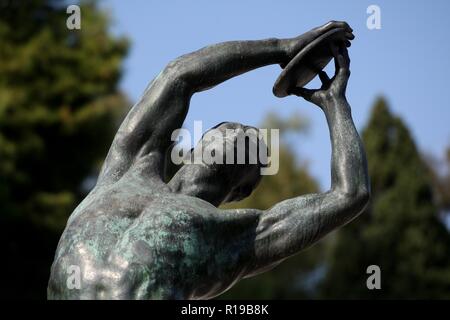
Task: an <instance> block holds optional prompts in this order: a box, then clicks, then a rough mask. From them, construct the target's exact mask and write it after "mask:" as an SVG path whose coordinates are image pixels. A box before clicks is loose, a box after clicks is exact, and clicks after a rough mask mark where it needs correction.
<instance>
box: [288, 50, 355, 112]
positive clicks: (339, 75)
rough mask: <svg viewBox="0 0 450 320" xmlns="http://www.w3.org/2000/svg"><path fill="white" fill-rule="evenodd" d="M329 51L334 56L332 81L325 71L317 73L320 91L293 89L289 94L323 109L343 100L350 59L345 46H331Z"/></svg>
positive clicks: (348, 75)
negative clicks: (320, 83) (320, 84)
mask: <svg viewBox="0 0 450 320" xmlns="http://www.w3.org/2000/svg"><path fill="white" fill-rule="evenodd" d="M331 50H332V52H333V56H334V63H335V67H336V71H335V75H334V77H333V78H332V79H330V78H329V77H328V75H327V74H326V72H325V71H321V72H320V73H319V77H320V81H321V82H322V87H321V88H320V89H315V90H311V89H306V88H295V89H293V90H292V91H291V92H290V93H291V94H294V95H297V96H299V97H303V98H304V99H305V100H307V101H310V102H312V103H314V104H315V105H317V106H319V107H321V108H324V107H326V106H328V105H329V104H330V103H333V102H334V101H336V100H338V99H345V90H346V88H347V82H348V79H349V77H350V58H349V56H348V51H347V48H346V46H345V45H343V44H341V45H340V46H339V47H338V46H337V45H336V44H332V46H331Z"/></svg>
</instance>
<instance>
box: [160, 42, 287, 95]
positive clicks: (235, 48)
mask: <svg viewBox="0 0 450 320" xmlns="http://www.w3.org/2000/svg"><path fill="white" fill-rule="evenodd" d="M287 41H288V40H279V39H275V38H272V39H266V40H255V41H229V42H223V43H218V44H215V45H211V46H208V47H205V48H202V49H200V50H198V51H195V52H192V53H189V54H186V55H183V56H181V57H179V58H177V59H175V60H174V61H173V62H171V63H170V64H169V66H168V68H170V69H172V70H174V71H175V73H176V74H178V76H181V77H182V78H183V79H185V80H186V81H185V82H186V83H187V85H189V86H190V88H191V90H192V91H194V92H195V91H202V90H205V89H208V88H210V87H212V86H215V85H217V84H219V83H221V82H223V81H226V80H228V79H230V78H232V77H235V76H237V75H240V74H242V73H244V72H247V71H250V70H253V69H256V68H259V67H263V66H266V65H270V64H279V63H283V62H284V61H285V60H286V50H285V49H284V44H285V43H286V42H287Z"/></svg>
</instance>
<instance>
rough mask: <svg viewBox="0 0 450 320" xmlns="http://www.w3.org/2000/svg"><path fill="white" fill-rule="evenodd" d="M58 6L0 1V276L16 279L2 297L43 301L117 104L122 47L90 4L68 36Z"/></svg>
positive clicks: (121, 100)
mask: <svg viewBox="0 0 450 320" xmlns="http://www.w3.org/2000/svg"><path fill="white" fill-rule="evenodd" d="M67 5H68V4H64V3H62V2H61V1H58V2H57V1H51V0H33V1H3V0H0V42H1V44H2V45H1V50H0V159H1V161H0V214H1V216H0V219H1V221H2V223H1V225H2V226H3V228H2V229H3V230H2V234H1V241H2V244H3V246H4V248H6V249H4V250H6V251H7V252H6V253H4V254H6V256H9V261H8V262H7V263H2V269H3V270H2V274H17V275H21V276H20V277H11V278H9V279H5V280H4V281H3V282H2V288H3V290H2V295H6V296H8V297H9V298H14V297H19V296H21V297H28V298H33V297H40V298H45V297H46V286H47V285H46V284H47V281H48V274H49V270H50V264H51V261H52V259H53V254H54V251H55V248H56V243H57V239H58V237H59V234H60V232H61V231H62V228H63V227H64V225H65V222H66V220H67V217H68V215H69V214H70V213H71V211H72V210H73V209H74V207H75V205H76V204H77V203H78V202H79V201H80V200H81V198H82V197H83V196H84V194H85V192H86V190H85V189H83V188H82V187H81V185H82V183H83V181H84V180H85V179H86V177H88V176H89V175H92V174H93V173H94V172H96V171H97V170H98V167H99V164H100V163H99V161H101V160H102V159H103V158H104V156H105V154H106V151H107V148H108V146H109V144H110V141H111V140H112V136H113V134H114V131H115V129H116V126H117V124H118V123H117V122H118V121H117V120H118V116H119V115H121V113H122V112H123V110H124V109H123V106H124V105H125V104H126V99H125V97H124V96H123V95H122V94H121V93H120V92H119V91H118V89H117V84H118V81H119V79H120V77H121V63H122V60H123V58H124V57H125V55H126V53H127V49H128V42H127V40H126V39H124V38H118V37H113V36H112V35H111V34H110V33H109V31H108V26H109V18H108V17H107V16H106V15H105V14H104V13H103V12H101V11H100V10H99V9H98V8H97V7H96V5H95V4H94V3H93V2H84V3H83V4H82V5H80V8H81V30H69V29H68V28H67V27H66V19H67V18H68V17H69V14H67V13H66V7H67ZM6 226H8V227H6Z"/></svg>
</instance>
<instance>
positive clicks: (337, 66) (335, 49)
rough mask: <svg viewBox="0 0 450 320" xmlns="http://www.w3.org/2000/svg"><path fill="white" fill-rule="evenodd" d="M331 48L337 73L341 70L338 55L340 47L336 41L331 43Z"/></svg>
mask: <svg viewBox="0 0 450 320" xmlns="http://www.w3.org/2000/svg"><path fill="white" fill-rule="evenodd" d="M330 50H331V53H332V55H333V58H334V69H335V71H334V73H335V74H337V73H338V71H339V61H338V59H339V58H338V56H339V52H338V51H339V48H338V47H337V45H336V43H331V44H330Z"/></svg>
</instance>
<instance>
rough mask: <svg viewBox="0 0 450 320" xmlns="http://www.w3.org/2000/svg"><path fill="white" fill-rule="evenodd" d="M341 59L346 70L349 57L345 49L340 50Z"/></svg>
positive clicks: (348, 64) (348, 65)
mask: <svg viewBox="0 0 450 320" xmlns="http://www.w3.org/2000/svg"><path fill="white" fill-rule="evenodd" d="M342 57H343V61H344V64H345V67H346V68H349V67H350V57H349V55H348V50H347V48H342Z"/></svg>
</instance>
